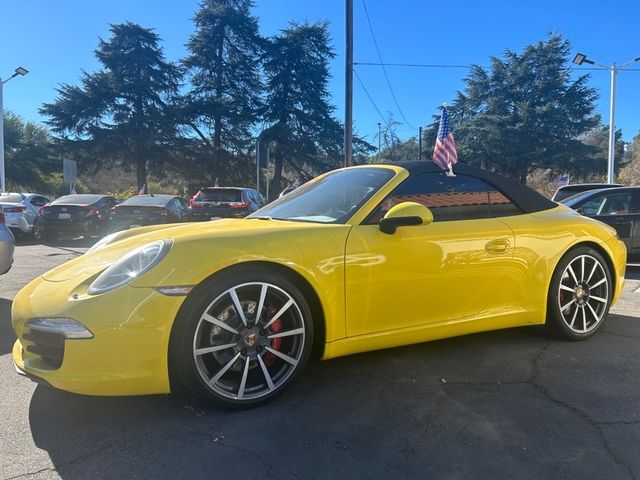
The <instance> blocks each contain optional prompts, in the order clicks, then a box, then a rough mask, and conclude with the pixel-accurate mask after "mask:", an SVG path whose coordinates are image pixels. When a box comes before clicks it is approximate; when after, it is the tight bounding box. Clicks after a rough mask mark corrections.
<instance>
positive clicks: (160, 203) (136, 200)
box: [120, 195, 173, 207]
mask: <svg viewBox="0 0 640 480" xmlns="http://www.w3.org/2000/svg"><path fill="white" fill-rule="evenodd" d="M172 198H173V197H166V196H164V195H160V196H153V197H152V196H150V195H140V196H135V197H130V198H127V199H126V200H125V201H124V202H122V203H121V204H120V206H122V205H125V206H130V207H134V206H139V207H145V206H156V207H164V206H165V205H166V204H167V202H168V201H169V200H171V199H172Z"/></svg>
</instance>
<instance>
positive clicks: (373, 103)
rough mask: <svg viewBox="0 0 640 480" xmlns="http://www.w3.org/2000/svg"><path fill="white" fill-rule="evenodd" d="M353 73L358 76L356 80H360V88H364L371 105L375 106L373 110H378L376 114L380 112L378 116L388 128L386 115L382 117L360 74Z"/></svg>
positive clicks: (354, 71)
mask: <svg viewBox="0 0 640 480" xmlns="http://www.w3.org/2000/svg"><path fill="white" fill-rule="evenodd" d="M353 73H355V74H356V78H357V79H358V82H359V83H360V86H361V87H362V89H363V90H364V93H366V94H367V97H369V101H370V102H371V104H372V105H373V108H375V109H376V112H378V115H380V118H381V119H382V121H383V122H384V124H385V125H386V126H387V127H388V126H389V124H388V123H387V121H386V120H385V118H384V115H382V113H381V112H380V109H379V108H378V106H377V105H376V102H374V101H373V98H371V95H369V91H368V90H367V87H365V86H364V83H362V79H361V78H360V75H358V72H357V71H356V69H355V68H354V69H353Z"/></svg>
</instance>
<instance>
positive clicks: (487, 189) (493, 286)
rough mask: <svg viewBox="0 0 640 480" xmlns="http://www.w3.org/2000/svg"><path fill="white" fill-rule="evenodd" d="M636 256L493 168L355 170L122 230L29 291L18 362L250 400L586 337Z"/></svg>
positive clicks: (48, 375)
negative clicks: (498, 335)
mask: <svg viewBox="0 0 640 480" xmlns="http://www.w3.org/2000/svg"><path fill="white" fill-rule="evenodd" d="M625 259H626V250H625V246H624V244H623V243H622V242H621V241H620V240H619V239H618V238H617V236H616V232H615V230H614V229H612V228H611V227H609V226H607V225H604V224H602V223H600V222H598V221H595V220H592V219H589V218H586V217H583V216H581V215H579V214H577V213H576V212H574V211H573V210H571V209H570V208H568V207H565V206H562V205H558V204H556V203H554V202H552V201H550V200H547V199H546V198H544V197H542V196H541V195H539V194H537V193H536V192H534V191H532V190H530V189H529V188H527V187H525V186H524V185H521V184H519V183H517V182H514V181H511V180H508V179H505V178H502V177H500V176H497V175H495V174H493V173H489V172H486V171H483V170H480V169H477V168H473V167H469V166H457V167H456V171H455V176H447V175H445V173H443V172H442V171H440V170H439V169H438V168H437V167H436V166H435V165H431V164H429V163H425V162H420V163H418V162H413V163H403V164H392V165H367V166H358V167H351V168H345V169H341V170H336V171H333V172H329V173H327V174H324V175H322V176H320V177H317V178H316V179H314V180H312V181H311V182H309V183H307V184H305V185H303V186H302V187H300V188H298V189H296V190H294V191H293V192H291V193H289V194H288V195H286V196H284V197H282V198H280V199H278V200H277V201H275V202H273V203H271V204H269V205H267V206H265V207H263V208H262V209H261V210H258V211H257V212H255V213H253V214H252V215H249V216H248V217H247V218H244V219H226V220H217V221H213V222H206V223H196V224H193V223H192V224H181V225H177V226H152V227H142V228H135V229H132V230H127V231H123V232H118V233H115V234H112V235H110V236H108V237H105V238H104V239H103V240H102V241H100V242H98V243H97V244H96V245H95V246H94V247H93V248H91V249H90V250H89V251H87V252H86V253H85V254H84V255H82V256H80V257H78V258H76V259H74V260H71V261H70V262H67V263H65V264H63V265H61V266H59V267H57V268H55V269H53V270H51V271H49V272H47V273H45V274H44V275H42V276H41V277H39V278H37V279H36V280H34V281H32V282H31V283H30V284H28V285H27V286H26V287H24V288H23V289H22V290H21V291H20V292H19V293H18V295H17V296H16V298H15V300H14V302H13V309H12V316H13V327H14V329H15V331H16V334H17V336H18V340H17V341H16V343H15V346H14V348H13V361H14V363H15V366H16V369H17V370H18V372H20V373H22V374H25V375H27V376H30V377H31V378H33V379H34V380H37V381H44V382H45V383H48V384H50V385H52V386H53V387H56V388H60V389H62V390H67V391H70V392H76V393H82V394H90V395H138V394H153V393H168V392H170V391H171V389H172V386H173V387H174V388H176V387H177V385H179V384H180V383H182V384H184V385H186V386H187V387H188V388H189V389H190V390H192V391H193V392H195V393H196V394H199V395H201V396H204V397H205V398H208V399H210V400H212V401H215V402H218V403H221V404H223V405H227V406H235V407H245V406H251V405H255V404H257V403H260V402H263V401H265V400H268V399H270V398H272V397H274V396H276V395H278V394H279V393H281V392H282V391H283V390H284V389H285V388H286V387H287V386H289V385H290V384H291V383H292V382H293V381H294V379H295V378H296V376H297V375H298V374H299V373H300V372H301V371H302V369H303V368H304V366H305V364H306V363H307V362H308V361H309V359H310V358H311V357H312V356H319V357H321V358H322V359H330V358H334V357H338V356H341V355H348V354H352V353H357V352H364V351H369V350H375V349H382V348H389V347H395V346H399V345H407V344H411V343H417V342H424V341H428V340H435V339H440V338H444V337H452V336H456V335H465V334H469V333H474V332H481V331H486V330H492V329H500V328H510V327H516V326H523V325H536V324H546V325H547V326H548V327H549V329H550V330H552V331H553V332H554V333H555V334H556V335H559V336H561V337H563V338H565V339H568V340H582V339H586V338H588V337H590V336H591V335H593V334H594V333H596V331H598V329H600V328H601V327H602V325H603V323H604V322H605V320H606V318H607V314H608V311H609V307H610V306H611V305H612V304H613V303H614V302H615V301H616V300H617V299H618V297H619V295H620V291H621V289H622V284H623V282H624V272H625Z"/></svg>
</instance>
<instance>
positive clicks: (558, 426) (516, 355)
mask: <svg viewBox="0 0 640 480" xmlns="http://www.w3.org/2000/svg"><path fill="white" fill-rule="evenodd" d="M87 246H88V245H87V244H86V243H82V242H79V241H74V240H71V241H68V242H65V243H64V244H59V245H54V246H45V245H35V244H28V243H27V244H21V245H18V246H17V248H16V258H15V264H14V267H13V269H12V270H11V272H9V273H8V274H7V275H4V276H1V277H0V385H1V388H0V419H1V421H0V480H2V479H7V480H8V479H15V478H29V479H49V478H70V479H86V478H93V479H99V478H220V479H222V478H234V479H235V478H273V479H279V478H284V479H287V478H317V479H335V478H358V479H359V478H372V479H376V478H394V479H396V478H414V479H415V478H451V479H458V478H460V479H462V478H536V479H539V478H554V479H556V478H571V479H575V478H594V479H595V478H598V479H600V478H616V479H617V478H635V477H640V381H639V376H640V350H639V347H640V268H638V267H630V268H629V271H628V280H627V282H626V286H625V291H624V294H623V297H622V299H621V301H620V303H619V304H618V305H617V306H616V307H614V308H613V310H612V315H610V317H609V320H608V322H607V324H606V325H604V328H603V330H601V331H600V332H599V333H598V334H597V335H596V336H595V337H594V338H592V339H590V340H589V341H586V342H578V343H570V342H563V341H559V340H553V339H550V338H548V337H547V336H545V334H544V332H543V331H542V330H541V329H540V328H521V329H511V330H504V331H498V332H490V333H484V334H478V335H470V336H466V337H459V338H454V339H449V340H442V341H438V342H431V343H424V344H419V345H413V346H409V347H403V348H395V349H390V350H385V351H379V352H372V353H367V354H361V355H355V356H352V357H346V358H341V359H337V360H332V361H329V362H316V363H313V364H312V365H310V367H309V368H308V369H307V370H306V372H305V373H304V374H303V375H302V376H301V378H300V379H299V380H298V381H297V383H296V384H295V385H294V386H293V387H292V388H291V389H289V390H288V391H287V392H286V393H285V394H284V395H283V396H281V397H279V398H277V399H276V400H274V401H273V402H271V403H269V404H268V405H266V406H263V407H259V408H256V409H253V410H249V411H237V412H235V411H234V412H229V411H225V410H220V409H217V408H215V407H210V406H207V405H202V404H200V403H197V402H194V401H193V400H192V399H190V398H184V397H175V396H147V397H123V398H97V397H83V396H77V395H72V394H67V393H64V392H60V391H56V390H53V389H51V388H49V387H45V386H38V385H36V384H34V383H32V382H31V381H29V380H28V379H25V378H23V377H19V376H18V375H16V374H15V372H14V369H13V365H12V361H11V347H12V345H13V343H14V341H15V336H14V334H13V331H12V329H11V319H10V308H11V301H12V299H13V297H14V296H15V294H16V292H17V291H18V290H19V289H20V288H21V287H22V286H23V285H25V284H26V283H27V282H28V281H29V280H31V279H32V278H34V277H36V276H37V275H39V274H41V273H43V272H44V271H46V270H48V269H50V268H52V267H54V266H56V265H58V264H60V263H62V262H64V261H66V260H68V259H71V258H73V257H74V256H76V255H80V254H82V253H83V252H84V251H85V250H86V248H87Z"/></svg>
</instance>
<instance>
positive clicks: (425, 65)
mask: <svg viewBox="0 0 640 480" xmlns="http://www.w3.org/2000/svg"><path fill="white" fill-rule="evenodd" d="M353 64H354V65H363V66H373V67H383V68H384V67H385V66H386V67H409V68H471V67H474V66H478V67H480V68H489V67H486V66H483V65H439V64H430V63H383V62H354V63H353ZM569 70H596V71H605V72H608V71H609V69H608V68H603V67H581V68H580V69H576V68H573V67H569ZM624 71H625V72H640V68H625V69H624Z"/></svg>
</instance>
